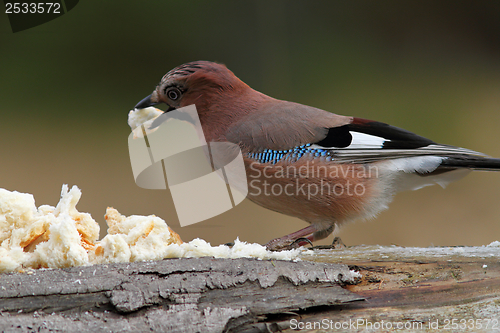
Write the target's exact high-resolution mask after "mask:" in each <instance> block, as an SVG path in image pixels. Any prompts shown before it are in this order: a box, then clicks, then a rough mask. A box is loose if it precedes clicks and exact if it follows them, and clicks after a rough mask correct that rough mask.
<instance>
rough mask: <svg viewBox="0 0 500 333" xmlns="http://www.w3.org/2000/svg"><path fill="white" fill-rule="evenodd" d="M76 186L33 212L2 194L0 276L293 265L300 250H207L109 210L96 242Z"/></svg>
mask: <svg viewBox="0 0 500 333" xmlns="http://www.w3.org/2000/svg"><path fill="white" fill-rule="evenodd" d="M81 195H82V193H81V191H80V189H79V188H78V187H77V186H73V187H72V188H71V190H68V186H67V185H63V186H62V190H61V199H60V201H59V203H58V204H57V206H56V207H52V206H48V205H43V206H40V207H38V209H37V208H36V206H35V200H34V198H33V196H32V195H31V194H25V193H19V192H16V191H13V192H10V191H7V190H5V189H0V273H3V272H13V271H18V272H25V271H26V269H30V271H28V272H29V273H28V274H32V273H31V272H32V271H31V270H32V269H39V268H63V267H73V266H84V265H93V264H107V263H118V262H134V261H144V260H161V259H164V258H195V257H206V256H211V257H215V258H242V257H245V258H260V259H283V260H293V259H296V258H297V257H298V256H299V254H301V253H303V252H304V250H303V249H295V250H291V251H282V252H270V251H267V250H266V248H265V247H264V246H262V245H259V244H248V243H246V242H241V241H240V240H239V239H236V240H235V244H234V246H233V247H228V246H226V245H219V246H211V245H210V243H208V242H206V241H205V240H203V239H199V238H196V239H194V240H192V241H191V242H189V243H184V242H183V241H182V240H181V238H180V236H179V235H178V234H177V233H176V232H174V231H173V230H172V229H171V228H170V227H169V226H168V225H167V224H166V223H165V221H164V220H162V219H161V218H159V217H157V216H155V215H150V216H138V215H131V216H128V217H127V216H123V215H121V214H120V213H119V212H118V210H116V209H114V208H112V207H108V208H107V210H106V215H105V216H104V218H105V220H106V223H107V224H108V234H107V235H106V236H105V237H104V238H103V239H102V240H100V241H97V239H98V235H99V225H98V224H97V222H96V221H95V220H94V219H93V218H92V216H91V215H90V214H88V213H81V212H78V210H77V209H76V205H77V203H78V201H79V200H80V198H81Z"/></svg>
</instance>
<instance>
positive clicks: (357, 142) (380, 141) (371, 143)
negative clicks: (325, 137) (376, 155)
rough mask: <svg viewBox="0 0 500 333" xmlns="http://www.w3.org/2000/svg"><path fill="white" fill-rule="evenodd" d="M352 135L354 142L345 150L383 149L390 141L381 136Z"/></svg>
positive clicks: (352, 132) (354, 133)
mask: <svg viewBox="0 0 500 333" xmlns="http://www.w3.org/2000/svg"><path fill="white" fill-rule="evenodd" d="M350 133H351V135H352V142H351V144H350V145H349V146H347V147H346V148H344V149H363V148H379V149H382V147H383V146H384V143H385V142H386V141H390V140H387V139H384V138H381V137H379V136H375V135H370V134H365V133H359V132H354V131H351V132H350Z"/></svg>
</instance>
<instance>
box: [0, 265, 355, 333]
mask: <svg viewBox="0 0 500 333" xmlns="http://www.w3.org/2000/svg"><path fill="white" fill-rule="evenodd" d="M352 275H353V273H352V272H350V271H349V269H348V267H347V266H346V265H341V264H327V263H314V262H306V261H300V262H287V261H261V260H253V259H213V258H199V259H166V260H162V261H156V262H137V263H130V264H113V265H96V266H89V267H73V268H69V269H53V270H30V271H27V272H24V273H13V274H3V275H0V286H1V288H0V304H1V305H0V308H1V315H0V329H1V330H2V331H10V330H11V331H16V332H17V331H26V332H44V331H54V330H58V331H64V332H101V331H110V332H124V331H134V332H141V331H151V330H152V331H157V332H222V331H228V332H233V331H234V332H236V331H241V330H245V329H250V330H253V329H254V328H255V329H257V330H259V327H261V326H262V325H264V326H265V325H266V323H259V321H261V320H262V319H263V318H266V317H265V316H268V315H272V314H277V313H283V312H290V311H296V310H299V309H307V308H311V307H316V306H322V305H332V304H343V303H349V302H354V301H360V300H362V299H363V298H362V297H359V296H357V295H356V294H354V293H352V292H350V291H348V290H346V289H344V288H342V287H341V285H342V284H344V283H345V282H349V281H350V282H353V279H352ZM259 325H260V326H259ZM264 326H262V327H264Z"/></svg>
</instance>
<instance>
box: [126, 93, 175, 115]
mask: <svg viewBox="0 0 500 333" xmlns="http://www.w3.org/2000/svg"><path fill="white" fill-rule="evenodd" d="M161 103H163V102H159V101H158V95H157V94H156V91H154V92H153V93H152V94H151V95H149V96H148V97H146V98H143V99H142V101H140V102H139V103H137V104H136V106H135V109H145V108H148V107H150V106H153V105H157V104H161ZM167 106H168V109H167V111H165V112H168V111H172V110H175V108H174V107H173V106H170V105H168V104H167Z"/></svg>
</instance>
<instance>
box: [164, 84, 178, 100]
mask: <svg viewBox="0 0 500 333" xmlns="http://www.w3.org/2000/svg"><path fill="white" fill-rule="evenodd" d="M165 94H166V95H167V97H168V98H169V99H170V100H171V101H176V100H178V99H179V97H181V94H182V93H181V91H180V90H179V88H176V87H172V88H169V89H167V91H166V92H165Z"/></svg>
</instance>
